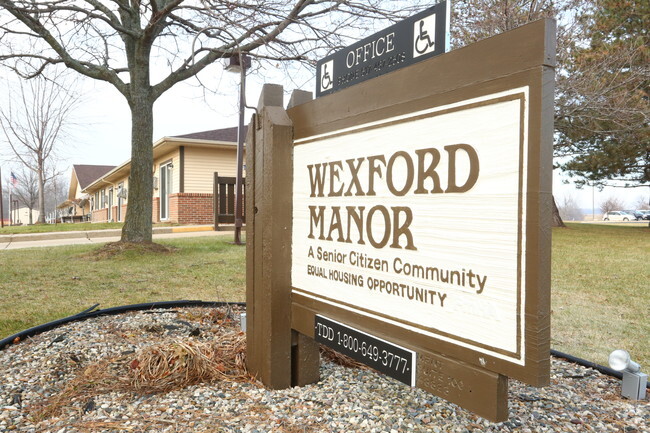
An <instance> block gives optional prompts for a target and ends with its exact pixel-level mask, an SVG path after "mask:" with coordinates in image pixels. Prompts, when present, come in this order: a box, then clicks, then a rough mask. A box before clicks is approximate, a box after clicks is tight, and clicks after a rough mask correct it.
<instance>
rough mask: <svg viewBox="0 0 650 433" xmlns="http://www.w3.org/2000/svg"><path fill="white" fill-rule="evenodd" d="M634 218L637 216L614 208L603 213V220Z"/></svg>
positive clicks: (628, 219) (629, 219)
mask: <svg viewBox="0 0 650 433" xmlns="http://www.w3.org/2000/svg"><path fill="white" fill-rule="evenodd" d="M632 220H636V217H635V216H634V215H631V214H629V213H626V212H624V211H622V210H613V211H610V212H605V214H604V215H603V221H632Z"/></svg>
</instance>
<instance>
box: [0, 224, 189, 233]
mask: <svg viewBox="0 0 650 433" xmlns="http://www.w3.org/2000/svg"><path fill="white" fill-rule="evenodd" d="M123 225H124V223H75V224H70V223H66V224H34V225H24V226H5V227H2V228H0V235H13V234H23V233H47V232H70V231H87V230H104V229H121V228H122V226H123ZM173 225H178V224H172V223H156V224H154V225H153V226H154V227H168V226H173Z"/></svg>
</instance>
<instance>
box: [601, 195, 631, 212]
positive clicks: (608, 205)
mask: <svg viewBox="0 0 650 433" xmlns="http://www.w3.org/2000/svg"><path fill="white" fill-rule="evenodd" d="M624 207H625V203H623V200H621V199H620V198H618V197H615V196H610V197H608V198H606V199H605V200H603V201H602V202H601V203H600V210H601V211H602V212H603V213H606V212H611V211H614V210H622V209H623V208H624Z"/></svg>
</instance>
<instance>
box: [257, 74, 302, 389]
mask: <svg viewBox="0 0 650 433" xmlns="http://www.w3.org/2000/svg"><path fill="white" fill-rule="evenodd" d="M282 99H283V93H282V86H279V85H274V84H266V85H264V87H263V89H262V95H261V97H260V104H259V106H258V117H257V118H256V119H255V123H256V126H255V127H254V128H251V129H253V133H252V134H251V135H249V137H248V139H249V140H248V145H247V146H248V149H249V151H248V152H247V163H246V167H247V171H248V173H247V176H246V181H247V182H246V183H247V193H246V201H247V206H248V208H249V212H248V215H249V221H248V224H249V227H248V230H247V234H248V239H247V242H246V244H247V250H246V267H247V275H246V277H247V281H246V306H247V317H246V320H247V335H246V337H247V362H248V368H249V370H250V371H251V372H252V373H253V374H255V375H257V377H258V378H259V379H260V380H261V381H262V382H263V383H264V384H265V385H266V386H268V387H270V388H274V389H279V388H288V387H290V386H291V224H292V223H291V221H292V205H291V204H292V176H291V173H292V162H291V161H292V147H293V127H292V124H291V120H289V117H288V116H287V114H286V111H285V110H284V108H283V107H282ZM251 208H252V210H251Z"/></svg>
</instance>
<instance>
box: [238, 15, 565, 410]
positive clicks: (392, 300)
mask: <svg viewBox="0 0 650 433" xmlns="http://www.w3.org/2000/svg"><path fill="white" fill-rule="evenodd" d="M554 32H555V29H554V23H553V21H538V22H535V23H532V24H530V25H527V26H524V27H521V28H519V29H516V30H514V31H511V32H508V33H505V34H503V35H500V36H497V37H494V38H490V39H487V40H485V41H481V42H479V43H476V44H473V45H470V46H468V47H465V48H463V49H461V50H457V51H452V52H450V53H447V54H445V55H444V56H438V57H434V58H431V59H429V60H426V61H423V62H420V63H418V64H416V65H413V66H411V67H409V68H404V69H402V70H399V71H395V72H393V73H391V74H388V75H386V76H382V77H378V78H376V79H374V80H369V81H367V82H364V83H361V84H359V85H358V86H354V87H351V88H349V89H346V90H343V91H341V92H337V93H336V94H333V95H330V96H327V97H323V98H319V99H316V100H314V101H311V102H308V103H305V104H301V105H297V106H295V107H293V108H290V109H289V110H287V115H288V120H290V123H291V125H292V130H293V134H292V136H293V140H292V141H293V155H292V179H291V180H290V183H291V188H290V190H291V197H292V201H291V211H290V212H291V217H290V219H287V220H286V221H285V222H284V223H280V224H281V227H283V229H284V230H285V233H286V232H288V231H289V230H290V233H291V234H290V236H289V238H290V246H289V241H288V240H287V236H284V237H283V240H282V242H284V244H283V245H284V246H283V247H282V248H281V249H280V251H282V254H289V253H290V259H289V260H288V261H290V263H291V266H290V282H291V283H290V284H291V300H290V305H291V325H290V326H291V329H293V330H295V331H298V333H299V334H298V335H302V336H304V338H315V339H316V341H319V342H322V343H324V344H327V345H329V346H330V347H334V348H335V349H337V350H339V351H341V352H343V353H346V354H348V355H350V356H352V357H353V358H355V359H357V360H359V361H361V362H365V363H367V364H368V365H371V366H373V367H375V368H377V369H378V370H380V371H382V372H384V373H386V374H388V375H391V376H393V377H395V378H397V379H398V380H401V381H402V382H404V383H407V384H410V385H414V386H418V387H421V388H423V389H426V390H428V391H430V392H432V393H434V394H436V395H439V396H441V397H444V398H446V399H448V400H449V401H452V402H454V403H457V404H459V405H461V406H463V407H466V408H468V409H470V410H472V411H474V412H476V413H478V414H479V415H481V416H483V417H485V418H488V419H491V420H494V421H502V420H504V419H506V418H507V378H508V377H512V378H516V379H518V380H521V381H523V382H526V383H528V384H531V385H534V386H543V385H545V384H547V383H548V381H549V369H550V360H549V351H550V332H549V325H550V288H549V281H550V211H549V210H550V199H551V170H552V163H551V162H552V151H551V146H552V134H553V124H552V122H553V120H552V119H553V109H552V104H553V66H554V52H555V45H554V35H555V33H554ZM433 71H435V77H436V78H435V80H434V79H432V78H431V77H432V76H433V75H434V74H433ZM396 83H399V85H396ZM266 134H267V135H268V133H266ZM260 136H261V135H260ZM282 149H283V150H282V151H283V152H286V149H285V148H284V147H282ZM266 167H267V165H265V170H267V168H266ZM273 191H279V190H276V189H273ZM252 211H253V210H249V215H250V212H252ZM282 212H287V206H286V205H285V206H283V207H282ZM283 221H284V220H283ZM254 224H255V227H257V224H259V222H257V223H254ZM277 224H278V222H274V226H276V227H278V226H277ZM275 230H278V229H277V228H276V229H275ZM284 261H287V259H286V257H285V259H284V260H283V262H284ZM258 263H259V261H258ZM281 266H282V265H281ZM284 278H286V276H285V277H284ZM256 326H257V325H256ZM267 335H268V333H267ZM300 338H303V337H300ZM294 343H295V344H296V345H297V346H296V347H307V346H305V344H307V343H306V342H305V341H304V339H303V340H300V339H298V337H296V338H294ZM296 353H302V354H303V355H304V354H305V353H307V352H306V350H305V349H304V348H303V349H299V350H298V349H297V350H296ZM307 358H309V357H308V356H302V358H300V359H302V361H299V360H298V359H295V358H294V359H295V362H296V363H297V364H296V365H298V364H299V363H302V364H301V365H306V364H305V361H304V360H305V359H307ZM310 368H311V370H310V371H313V366H312V367H310ZM295 374H296V372H295V371H294V375H295Z"/></svg>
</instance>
